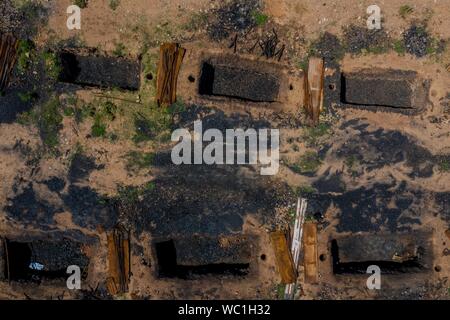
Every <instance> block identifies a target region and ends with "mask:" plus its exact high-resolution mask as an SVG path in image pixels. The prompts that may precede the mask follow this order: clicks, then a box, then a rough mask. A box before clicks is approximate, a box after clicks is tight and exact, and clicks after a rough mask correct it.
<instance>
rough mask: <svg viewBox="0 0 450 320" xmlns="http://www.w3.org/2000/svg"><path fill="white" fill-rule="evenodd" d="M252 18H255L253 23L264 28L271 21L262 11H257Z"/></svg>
mask: <svg viewBox="0 0 450 320" xmlns="http://www.w3.org/2000/svg"><path fill="white" fill-rule="evenodd" d="M252 18H253V21H255V24H256V25H257V26H263V25H265V24H266V23H267V22H268V21H269V16H268V15H266V14H264V13H263V12H261V11H257V10H255V11H253V12H252Z"/></svg>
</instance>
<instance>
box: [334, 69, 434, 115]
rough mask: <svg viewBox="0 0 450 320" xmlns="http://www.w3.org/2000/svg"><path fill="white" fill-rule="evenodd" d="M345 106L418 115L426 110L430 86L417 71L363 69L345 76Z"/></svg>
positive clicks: (342, 100) (342, 98) (343, 93)
mask: <svg viewBox="0 0 450 320" xmlns="http://www.w3.org/2000/svg"><path fill="white" fill-rule="evenodd" d="M340 87H341V103H343V104H345V105H348V106H351V107H356V108H358V107H359V108H366V109H373V110H377V109H384V110H389V109H398V110H399V111H402V110H403V111H412V112H417V111H420V110H422V109H424V108H425V107H426V104H427V96H428V84H427V82H426V81H423V80H421V79H420V78H419V77H418V75H417V73H416V72H414V71H402V70H391V69H389V70H381V69H363V70H359V71H356V72H350V73H342V77H341V86H340Z"/></svg>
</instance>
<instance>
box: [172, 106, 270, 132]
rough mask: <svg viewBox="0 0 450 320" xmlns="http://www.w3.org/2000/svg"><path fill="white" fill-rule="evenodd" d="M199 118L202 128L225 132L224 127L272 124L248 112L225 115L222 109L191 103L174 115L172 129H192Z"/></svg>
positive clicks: (266, 125)
mask: <svg viewBox="0 0 450 320" xmlns="http://www.w3.org/2000/svg"><path fill="white" fill-rule="evenodd" d="M196 120H201V121H202V126H203V130H208V129H218V130H220V131H222V132H225V130H226V129H236V128H240V129H244V130H246V129H249V128H252V129H255V130H258V129H266V128H271V127H272V125H271V123H270V122H269V121H268V120H267V119H255V118H253V116H252V115H250V114H238V113H234V114H231V115H230V116H227V115H226V114H225V113H224V112H223V111H222V110H219V109H217V108H208V107H203V106H197V105H192V106H189V107H187V108H186V110H184V111H183V112H181V113H179V114H178V115H177V116H176V117H175V121H174V125H173V129H176V128H180V127H182V128H188V129H189V130H193V128H194V121H196Z"/></svg>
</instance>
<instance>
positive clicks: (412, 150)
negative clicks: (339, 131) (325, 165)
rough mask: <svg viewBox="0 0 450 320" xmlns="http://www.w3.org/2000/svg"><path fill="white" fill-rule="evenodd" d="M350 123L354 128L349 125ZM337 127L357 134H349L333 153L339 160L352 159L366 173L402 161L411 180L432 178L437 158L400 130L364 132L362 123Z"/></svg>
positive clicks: (365, 127) (365, 130)
mask: <svg viewBox="0 0 450 320" xmlns="http://www.w3.org/2000/svg"><path fill="white" fill-rule="evenodd" d="M353 123H354V125H353ZM341 127H352V128H353V129H355V130H358V131H359V132H360V134H358V135H353V136H352V137H351V138H350V139H349V140H348V141H346V142H345V143H344V144H343V145H342V146H341V147H340V148H339V150H337V151H336V152H335V154H336V156H337V157H338V158H340V159H347V158H349V157H352V158H354V159H356V160H357V161H358V162H359V163H360V164H361V165H364V166H365V167H366V169H367V170H368V171H372V170H376V169H380V168H383V167H385V166H390V165H394V164H397V163H400V162H404V163H405V165H406V166H408V167H409V168H411V169H412V170H411V172H410V173H409V176H410V177H411V178H415V177H421V178H428V177H431V176H432V175H433V167H434V166H435V165H436V164H437V158H436V157H435V156H433V155H432V154H431V152H430V151H429V150H427V149H426V148H424V147H422V146H419V145H418V144H417V143H416V142H415V141H414V140H413V138H411V137H409V136H406V135H405V134H403V133H401V132H400V131H388V130H384V129H378V130H375V131H367V126H366V125H365V124H357V123H356V122H352V123H350V124H349V122H347V123H344V124H343V125H342V126H341Z"/></svg>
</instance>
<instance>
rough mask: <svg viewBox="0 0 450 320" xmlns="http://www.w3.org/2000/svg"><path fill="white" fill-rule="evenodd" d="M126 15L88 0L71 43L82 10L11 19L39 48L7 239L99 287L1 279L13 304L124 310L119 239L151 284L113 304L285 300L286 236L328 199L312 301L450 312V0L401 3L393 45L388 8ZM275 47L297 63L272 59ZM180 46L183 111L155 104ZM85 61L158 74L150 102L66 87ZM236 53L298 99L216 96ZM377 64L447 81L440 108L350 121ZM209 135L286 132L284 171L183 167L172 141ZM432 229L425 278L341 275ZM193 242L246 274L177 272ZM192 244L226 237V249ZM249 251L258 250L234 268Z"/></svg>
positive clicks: (143, 10) (193, 8)
mask: <svg viewBox="0 0 450 320" xmlns="http://www.w3.org/2000/svg"><path fill="white" fill-rule="evenodd" d="M113 3H114V4H112V3H111V2H110V1H89V2H88V4H87V7H86V8H84V9H82V29H81V30H80V31H69V30H67V28H66V19H67V14H66V8H67V6H68V5H70V4H72V1H69V0H61V1H25V0H24V1H12V0H7V1H2V3H1V4H0V12H1V13H2V15H3V16H4V17H5V19H2V22H1V24H0V31H2V32H11V31H14V33H15V35H16V36H17V37H20V39H22V40H23V41H22V42H21V44H20V51H19V59H18V62H17V64H16V69H15V71H14V74H13V77H12V80H11V83H10V85H9V87H8V89H6V90H5V92H4V93H3V95H2V96H1V97H0V122H1V124H0V137H1V139H0V169H1V171H0V172H1V175H0V178H1V184H0V205H1V211H0V221H1V223H0V235H1V236H3V237H7V238H8V239H16V240H17V241H19V240H21V241H38V240H39V241H41V240H43V239H47V240H50V241H60V240H61V239H70V241H73V242H77V243H78V242H79V243H81V244H82V246H81V249H80V250H81V252H82V253H83V255H84V256H86V257H87V258H88V259H89V265H88V267H87V270H86V274H85V275H84V279H83V286H82V288H83V290H82V291H69V290H67V288H66V287H65V283H64V281H60V280H58V279H53V280H51V279H50V280H49V279H47V278H45V277H41V276H37V277H34V278H32V279H29V278H27V279H22V280H18V281H11V282H10V283H8V281H3V282H0V298H6V299H26V298H32V299H33V298H44V299H57V298H59V299H67V298H74V299H77V298H78V299H79V298H102V299H106V298H113V297H112V296H111V295H110V294H109V293H108V291H107V285H106V283H107V278H108V277H109V275H108V259H107V237H106V234H107V232H110V231H111V230H112V229H113V228H115V227H116V226H118V225H120V226H123V227H125V228H126V229H127V230H129V231H130V237H131V240H130V243H131V273H132V276H131V281H130V285H129V290H128V292H127V293H124V294H120V295H116V296H115V297H114V298H132V299H173V298H192V299H219V298H231V299H234V298H249V299H255V298H259V299H261V298H268V299H277V298H280V297H281V296H282V295H280V293H282V291H283V289H284V287H283V286H281V285H280V284H279V283H280V276H279V274H278V271H277V268H276V264H275V257H274V253H273V251H272V246H271V244H270V240H269V232H270V231H272V230H275V229H278V228H281V229H286V228H288V227H289V226H290V225H291V224H292V219H293V214H294V213H295V205H296V201H297V196H299V195H301V196H303V197H306V198H308V199H309V206H308V210H307V214H308V217H307V219H308V220H311V221H316V222H317V223H318V227H319V233H318V253H319V255H320V259H319V265H318V270H319V281H318V283H316V284H306V283H304V281H303V278H302V269H301V270H300V279H299V284H298V288H297V294H296V298H298V299H345V298H353V299H371V298H388V299H448V297H449V288H450V284H449V283H448V276H449V274H450V266H449V260H448V259H449V258H448V252H449V244H450V239H449V233H448V229H449V228H450V227H449V225H450V183H449V179H450V131H449V128H450V127H449V126H450V89H449V84H450V72H449V66H450V49H449V43H448V42H449V36H450V25H449V23H450V22H449V20H448V15H449V13H450V12H449V11H450V7H449V4H450V2H449V1H447V0H437V1H432V0H430V1H413V0H410V1H397V0H395V1H382V2H380V3H378V5H379V6H380V7H381V8H382V14H383V29H382V30H381V31H376V32H368V31H367V29H366V28H365V20H366V13H365V11H366V8H367V6H368V5H370V4H372V3H371V2H370V1H352V0H345V1H322V2H317V1H281V0H280V1H261V2H260V1H256V0H251V1H225V2H223V1H176V0H174V1H157V0H155V1H144V0H134V1H131V0H120V1H114V2H113ZM115 5H117V7H116V6H115ZM25 26H26V27H25ZM28 26H30V27H28ZM236 36H237V37H236ZM274 37H275V38H276V39H277V40H278V41H279V42H278V43H277V45H276V52H278V53H279V52H282V54H279V55H273V53H275V52H274V51H273V50H267V47H266V48H265V47H264V44H267V41H268V40H272V41H273V39H275V38H274ZM170 41H177V42H179V43H180V44H181V45H182V46H183V47H184V48H186V49H187V53H186V56H185V59H184V61H183V65H182V69H181V72H180V77H179V82H178V92H177V95H178V101H177V102H176V103H175V104H174V105H172V106H170V107H169V108H168V109H167V110H165V109H161V108H159V107H158V106H157V105H156V104H155V102H154V96H155V90H156V89H155V79H156V75H157V73H156V71H157V70H156V69H157V63H158V53H159V45H160V44H161V43H164V42H170ZM258 41H259V42H258ZM259 43H261V44H262V45H261V46H260V45H259ZM283 46H284V49H283V51H278V50H280V49H281V48H283ZM79 47H82V48H87V47H88V48H95V49H96V54H99V55H101V54H107V55H108V56H112V57H115V58H117V59H123V58H127V59H131V60H133V61H136V60H139V59H140V61H141V64H142V72H141V75H140V78H141V85H140V89H139V90H138V91H126V90H119V89H100V88H89V87H81V86H77V85H73V84H67V83H62V82H59V81H58V76H57V72H58V70H59V69H58V68H59V67H60V66H59V65H58V60H57V58H56V54H55V53H57V52H59V50H61V49H62V48H79ZM217 55H218V56H222V57H224V58H223V59H225V60H226V59H229V57H230V56H231V57H234V55H237V56H238V57H240V58H244V59H247V60H246V61H253V63H256V64H258V63H259V64H260V66H261V69H262V70H261V71H267V70H272V69H271V68H273V69H274V70H281V71H279V72H280V74H282V76H281V77H282V79H283V81H282V83H281V85H280V88H281V89H280V90H281V92H282V94H281V95H282V97H281V98H280V101H281V102H280V101H278V102H276V103H265V102H262V103H256V102H254V101H252V102H247V101H241V100H237V99H230V98H217V97H205V96H202V95H200V94H199V93H198V90H197V88H198V85H199V81H200V70H201V63H202V61H203V60H202V59H203V58H204V57H211V56H217ZM309 55H318V56H322V57H323V58H325V63H326V80H325V111H324V112H323V113H322V115H321V118H320V124H319V125H318V126H317V127H315V128H311V127H309V126H308V125H307V123H308V121H307V119H306V116H305V114H304V112H303V109H302V107H303V99H302V97H303V87H302V77H303V74H304V73H303V71H304V70H305V69H306V67H307V57H308V56H309ZM227 57H228V58H227ZM255 61H256V62H255ZM248 63H249V64H251V62H248ZM266 64H269V66H266ZM364 68H365V69H367V68H368V69H371V68H372V69H373V68H384V69H389V68H391V69H395V70H411V71H415V72H417V74H418V75H419V76H420V77H421V78H423V79H425V80H426V81H428V83H429V90H428V96H427V101H426V102H424V103H423V105H422V107H423V110H421V112H420V113H419V114H414V115H413V114H405V113H403V112H398V110H395V109H392V108H391V109H389V108H388V109H383V110H380V109H379V108H372V107H369V108H349V107H348V106H345V105H342V103H341V101H340V90H341V86H340V79H341V73H346V72H353V71H357V70H360V69H364ZM277 72H278V71H277ZM394 98H395V97H394ZM398 98H399V99H400V98H401V97H398ZM195 120H202V121H203V125H204V129H207V128H217V129H219V130H225V129H227V128H244V129H245V128H255V129H258V128H278V129H280V132H281V141H280V156H281V166H280V171H279V173H278V174H277V175H275V176H269V177H265V176H261V175H260V174H259V168H257V167H255V166H237V165H217V166H207V165H182V166H175V165H173V164H172V162H171V159H170V151H171V147H172V145H173V144H172V143H171V142H170V135H171V133H172V131H173V130H174V129H176V128H180V127H184V128H190V129H192V127H193V122H194V121H195ZM446 231H447V233H446ZM414 232H425V234H427V235H429V236H428V238H427V239H428V240H429V241H430V243H431V246H430V249H429V250H431V251H432V252H427V254H430V255H431V256H432V259H431V262H430V263H429V264H428V265H427V268H426V269H425V270H421V271H420V272H417V273H408V272H405V273H400V274H392V275H391V274H389V275H385V276H383V280H382V290H374V291H372V290H368V289H367V287H366V279H367V277H366V276H365V275H348V274H340V275H336V274H334V273H333V258H332V254H331V243H332V240H333V239H335V238H339V237H342V236H348V235H350V236H351V235H366V234H381V235H382V234H394V235H396V234H398V235H400V234H411V233H413V234H414ZM241 236H244V237H243V238H240V237H241ZM183 239H188V240H187V243H189V241H192V243H196V246H194V245H193V248H192V250H193V251H194V252H189V251H190V250H189V248H187V249H186V248H183V247H182V246H181V245H180V244H179V246H180V247H179V248H180V250H184V251H182V252H183V256H184V259H186V260H190V261H194V264H195V263H197V264H200V265H206V264H208V262H205V261H214V259H218V261H222V260H220V259H224V258H223V257H221V256H220V254H219V253H217V248H220V250H224V252H225V253H226V254H225V256H227V257H229V256H232V257H234V258H235V260H233V261H232V262H230V263H229V264H230V265H231V264H235V265H234V267H233V268H230V269H227V270H225V271H224V270H215V272H216V273H212V274H211V272H212V270H206V271H205V270H194V271H192V272H187V273H179V274H178V276H173V275H172V276H169V277H164V276H161V273H160V269H161V268H162V266H161V265H160V262H161V260H160V258H158V253H157V249H156V244H157V243H165V242H167V241H170V240H175V244H176V243H177V241H178V243H183ZM192 239H211V242H210V243H211V246H209V245H204V244H202V243H203V242H202V241H201V240H199V241H198V242H195V241H194V240H192ZM236 241H237V242H236ZM239 241H243V242H244V244H243V245H242V246H243V247H244V248H245V250H244V249H243V250H242V252H240V251H239V250H236V251H237V252H231V254H230V253H229V252H228V251H227V248H231V249H230V250H231V251H232V250H234V249H233V248H236V246H237V247H239V245H236V243H239ZM77 248H78V247H77ZM67 252H68V254H69V253H70V250H68V251H67ZM249 252H250V253H249ZM214 253H217V257H216V256H215V255H214ZM248 253H249V254H248ZM80 259H81V258H80ZM83 259H84V258H83ZM83 259H81V260H83ZM226 259H228V258H226ZM226 259H225V260H226ZM241 260H242V261H244V263H242V261H241ZM62 261H64V259H62ZM83 261H84V260H83ZM180 274H182V276H180Z"/></svg>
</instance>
